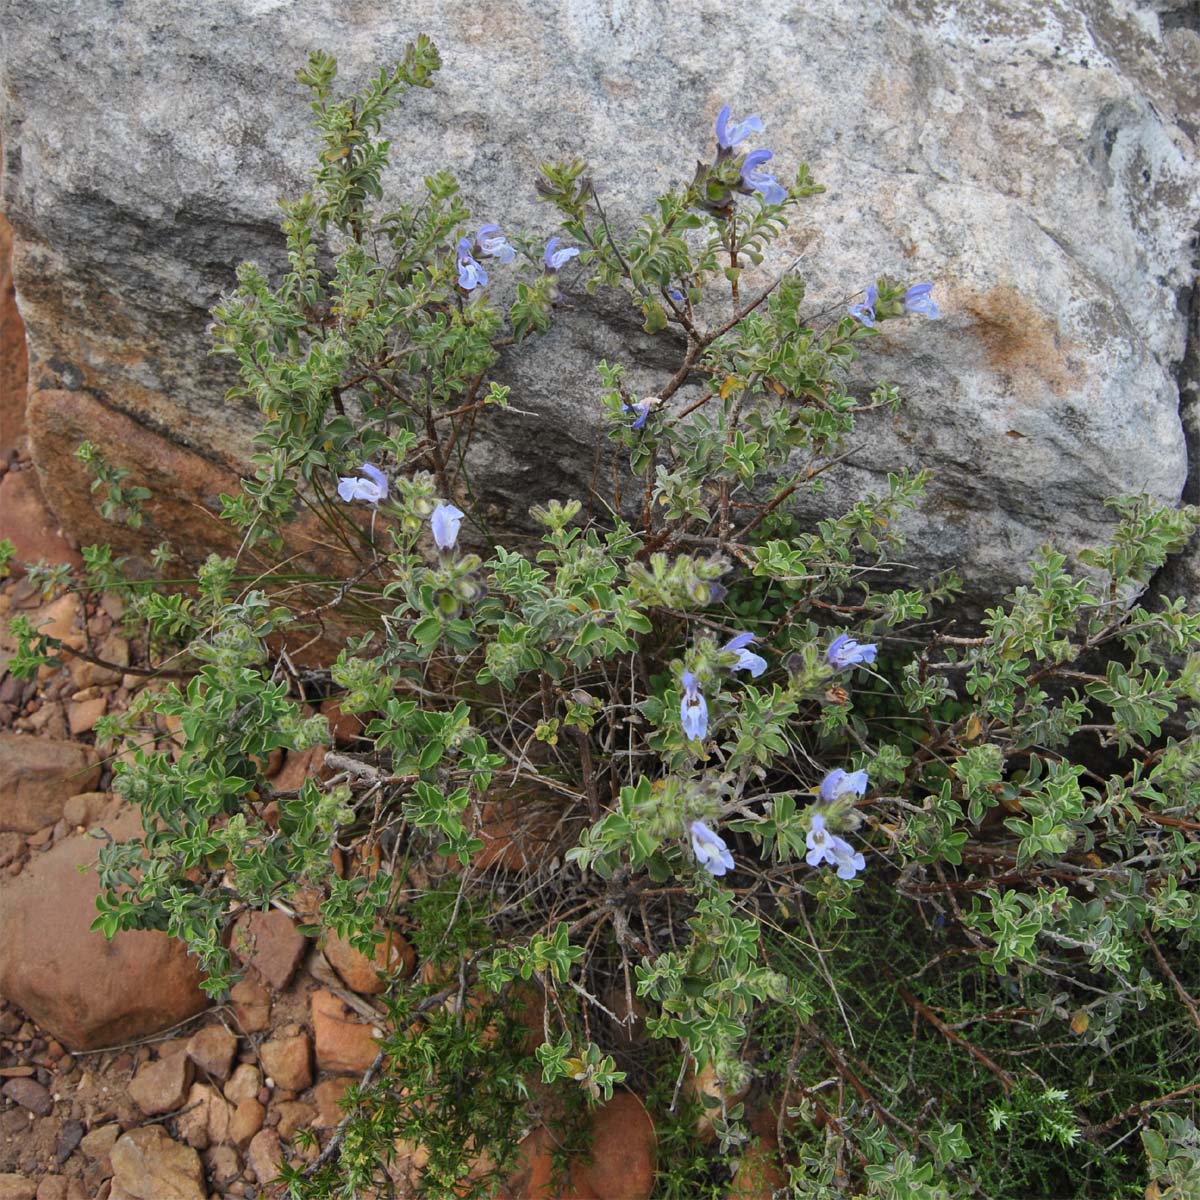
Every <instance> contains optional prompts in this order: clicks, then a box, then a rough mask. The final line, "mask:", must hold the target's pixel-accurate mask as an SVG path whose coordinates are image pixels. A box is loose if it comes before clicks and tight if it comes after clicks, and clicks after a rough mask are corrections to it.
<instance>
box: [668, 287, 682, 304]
mask: <svg viewBox="0 0 1200 1200" xmlns="http://www.w3.org/2000/svg"><path fill="white" fill-rule="evenodd" d="M667 295H668V296H670V297H671V299H672V300H674V301H675V303H676V304H682V303H683V300H684V296H683V293H682V292H681V291H680V290H679V289H678V288H672V289H671V290H670V291H669V292H668V293H667Z"/></svg>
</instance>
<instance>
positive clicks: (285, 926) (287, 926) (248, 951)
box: [230, 908, 308, 991]
mask: <svg viewBox="0 0 1200 1200" xmlns="http://www.w3.org/2000/svg"><path fill="white" fill-rule="evenodd" d="M307 947H308V941H307V939H306V938H305V936H304V934H302V933H301V932H300V931H299V930H298V929H297V928H296V923H295V922H294V921H293V920H292V918H291V917H289V916H288V915H287V913H285V912H280V911H279V909H277V908H272V909H268V910H267V911H266V912H247V913H243V914H242V915H241V916H240V917H238V919H237V920H236V921H235V922H234V926H233V936H232V940H231V942H230V949H232V951H233V954H234V957H235V958H236V959H237V960H238V961H239V962H241V963H244V964H246V965H247V966H250V967H253V968H254V969H255V970H256V971H257V972H258V973H259V974H260V975H261V976H262V977H263V978H264V979H265V980H266V981H267V982H268V983H269V984H270V985H271V986H272V987H273V988H274V989H275V990H276V991H282V990H283V989H284V988H285V987H287V985H288V983H289V981H290V980H291V978H292V976H293V975H294V974H295V973H296V968H297V967H298V966H299V965H300V960H301V959H302V958H303V957H304V951H305V950H306V949H307Z"/></svg>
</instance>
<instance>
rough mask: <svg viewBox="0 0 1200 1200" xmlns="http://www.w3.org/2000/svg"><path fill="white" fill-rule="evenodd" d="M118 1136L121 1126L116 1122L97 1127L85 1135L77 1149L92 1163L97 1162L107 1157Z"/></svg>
mask: <svg viewBox="0 0 1200 1200" xmlns="http://www.w3.org/2000/svg"><path fill="white" fill-rule="evenodd" d="M120 1136H121V1126H120V1125H118V1124H117V1123H116V1121H112V1122H110V1123H109V1124H108V1125H99V1126H97V1127H96V1128H95V1129H93V1130H90V1131H89V1132H88V1133H85V1134H84V1135H83V1137H82V1139H81V1140H80V1142H79V1148H80V1150H82V1151H83V1154H84V1157H85V1158H89V1159H91V1160H92V1162H99V1161H100V1160H101V1159H104V1158H107V1157H108V1155H109V1152H110V1151H111V1150H112V1148H113V1146H114V1145H115V1144H116V1140H117V1138H119V1137H120Z"/></svg>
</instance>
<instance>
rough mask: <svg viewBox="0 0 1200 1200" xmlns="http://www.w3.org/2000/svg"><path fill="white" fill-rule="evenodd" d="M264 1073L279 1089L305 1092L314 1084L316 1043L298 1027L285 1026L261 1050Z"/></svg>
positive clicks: (259, 1050) (260, 1055)
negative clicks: (313, 1055)
mask: <svg viewBox="0 0 1200 1200" xmlns="http://www.w3.org/2000/svg"><path fill="white" fill-rule="evenodd" d="M258 1057H259V1059H260V1060H261V1062H262V1067H263V1071H264V1072H265V1073H266V1075H267V1078H268V1079H270V1080H271V1081H272V1082H273V1083H274V1084H275V1086H276V1087H281V1088H286V1089H287V1090H288V1091H289V1092H300V1091H303V1090H304V1089H305V1088H306V1087H308V1085H309V1084H310V1083H312V1078H313V1077H312V1043H311V1042H310V1041H309V1037H308V1034H307V1032H306V1031H305V1030H303V1029H301V1028H300V1026H298V1025H287V1026H284V1028H283V1029H281V1030H280V1031H279V1032H278V1033H277V1034H276V1035H275V1036H274V1037H273V1038H271V1039H270V1040H269V1041H265V1042H263V1044H262V1045H261V1046H259V1048H258Z"/></svg>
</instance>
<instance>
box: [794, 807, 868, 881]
mask: <svg viewBox="0 0 1200 1200" xmlns="http://www.w3.org/2000/svg"><path fill="white" fill-rule="evenodd" d="M804 844H805V845H806V846H807V847H808V853H807V854H806V855H805V856H804V861H805V862H806V863H808V865H809V866H810V867H819V866H820V865H821V864H822V863H823V862H825V863H830V864H833V865H836V866H837V876H838V878H839V879H853V878H854V876H855V875H857V874H858V872H859V871H861V870H862V869H863V867H865V866H866V865H867V864H866V860H865V859H864V858H863V856H862V855H861V854H859V853H858V852H857V851H856V850H855V849H854V847H853V846H851V845H850V843H849V842H847V841H846V840H845V839H844V838H840V837H838V836H837V834H836V833H830V832H829V830H828V829H826V828H825V818H824V817H823V816H822V815H821V814H820V813H814V814H813V819H812V827H811V828H810V829H809V831H808V834H807V836H806V837H805V839H804Z"/></svg>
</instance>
